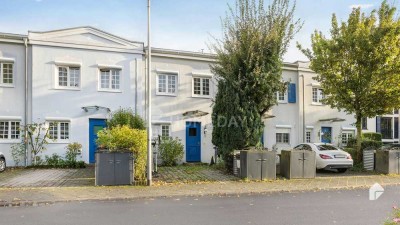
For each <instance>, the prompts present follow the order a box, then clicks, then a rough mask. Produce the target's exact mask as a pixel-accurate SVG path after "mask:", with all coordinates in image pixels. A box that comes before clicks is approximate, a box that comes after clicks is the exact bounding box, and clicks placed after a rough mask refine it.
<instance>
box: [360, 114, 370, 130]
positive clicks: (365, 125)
mask: <svg viewBox="0 0 400 225" xmlns="http://www.w3.org/2000/svg"><path fill="white" fill-rule="evenodd" d="M367 122H368V121H367V118H366V117H364V118H361V129H363V130H368V123H367Z"/></svg>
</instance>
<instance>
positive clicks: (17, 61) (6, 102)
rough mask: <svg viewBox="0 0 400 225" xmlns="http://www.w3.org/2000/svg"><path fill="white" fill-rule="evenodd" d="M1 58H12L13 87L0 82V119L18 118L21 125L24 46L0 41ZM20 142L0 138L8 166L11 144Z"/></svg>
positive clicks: (0, 149) (0, 145) (22, 122)
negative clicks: (2, 84)
mask: <svg viewBox="0 0 400 225" xmlns="http://www.w3.org/2000/svg"><path fill="white" fill-rule="evenodd" d="M2 58H9V59H13V60H14V71H13V79H14V80H13V82H14V85H13V87H4V86H1V84H0V120H10V119H13V120H19V121H21V125H22V124H24V123H25V121H24V99H25V98H24V96H25V92H24V90H25V46H24V45H23V44H8V43H0V61H1V59H2ZM20 142H21V140H0V152H2V153H3V154H4V155H5V157H6V163H7V165H8V166H14V162H13V161H12V160H11V152H10V151H11V145H12V144H15V143H20ZM21 163H23V161H22V162H21Z"/></svg>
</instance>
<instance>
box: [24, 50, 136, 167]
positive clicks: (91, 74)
mask: <svg viewBox="0 0 400 225" xmlns="http://www.w3.org/2000/svg"><path fill="white" fill-rule="evenodd" d="M136 60H138V61H139V62H140V63H141V62H142V60H143V59H142V55H140V54H129V53H115V52H107V51H95V50H88V49H74V48H62V47H51V46H40V45H35V46H33V47H32V65H33V67H32V77H33V81H32V89H33V91H32V92H33V95H32V107H33V114H32V118H33V121H39V122H40V121H44V120H49V119H54V118H55V119H57V118H60V119H66V120H70V122H71V123H70V140H69V141H68V142H65V143H52V144H49V145H48V147H47V151H46V152H45V154H49V155H50V154H52V153H57V154H61V155H63V154H64V153H65V147H66V145H67V143H70V142H79V143H81V144H82V146H83V148H82V159H83V160H85V161H86V162H88V159H89V118H107V117H108V113H107V111H106V110H102V109H100V110H99V111H96V110H89V112H85V111H84V110H83V109H82V108H81V107H84V106H94V105H97V106H102V107H107V108H110V109H111V110H112V111H113V110H116V109H118V108H119V107H123V108H126V107H130V108H132V109H134V107H135V76H136V75H138V76H143V75H142V74H141V73H140V74H136ZM55 62H71V63H80V64H81V67H80V68H81V88H80V90H57V89H55V77H56V75H57V70H56V68H57V65H56V64H55ZM98 64H104V65H111V66H120V67H121V68H122V70H121V83H120V84H121V92H106V91H98V82H99V81H98V79H99V67H98ZM140 66H141V64H140ZM138 71H139V72H142V70H138ZM140 97H141V96H140ZM138 100H139V101H141V99H138ZM138 107H139V108H138V111H139V112H142V111H143V109H142V105H141V104H138Z"/></svg>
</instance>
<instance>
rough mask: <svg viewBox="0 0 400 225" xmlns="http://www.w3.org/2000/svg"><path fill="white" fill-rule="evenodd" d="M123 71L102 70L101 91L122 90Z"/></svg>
mask: <svg viewBox="0 0 400 225" xmlns="http://www.w3.org/2000/svg"><path fill="white" fill-rule="evenodd" d="M120 85H121V70H120V69H100V89H102V90H120Z"/></svg>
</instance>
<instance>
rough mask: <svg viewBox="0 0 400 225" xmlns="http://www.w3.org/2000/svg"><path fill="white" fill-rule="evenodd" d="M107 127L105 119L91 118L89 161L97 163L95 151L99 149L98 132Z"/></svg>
mask: <svg viewBox="0 0 400 225" xmlns="http://www.w3.org/2000/svg"><path fill="white" fill-rule="evenodd" d="M105 127H106V120H105V119H89V163H95V158H94V153H95V152H96V150H97V144H96V140H97V132H99V131H101V130H103V129H104V128H105Z"/></svg>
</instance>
